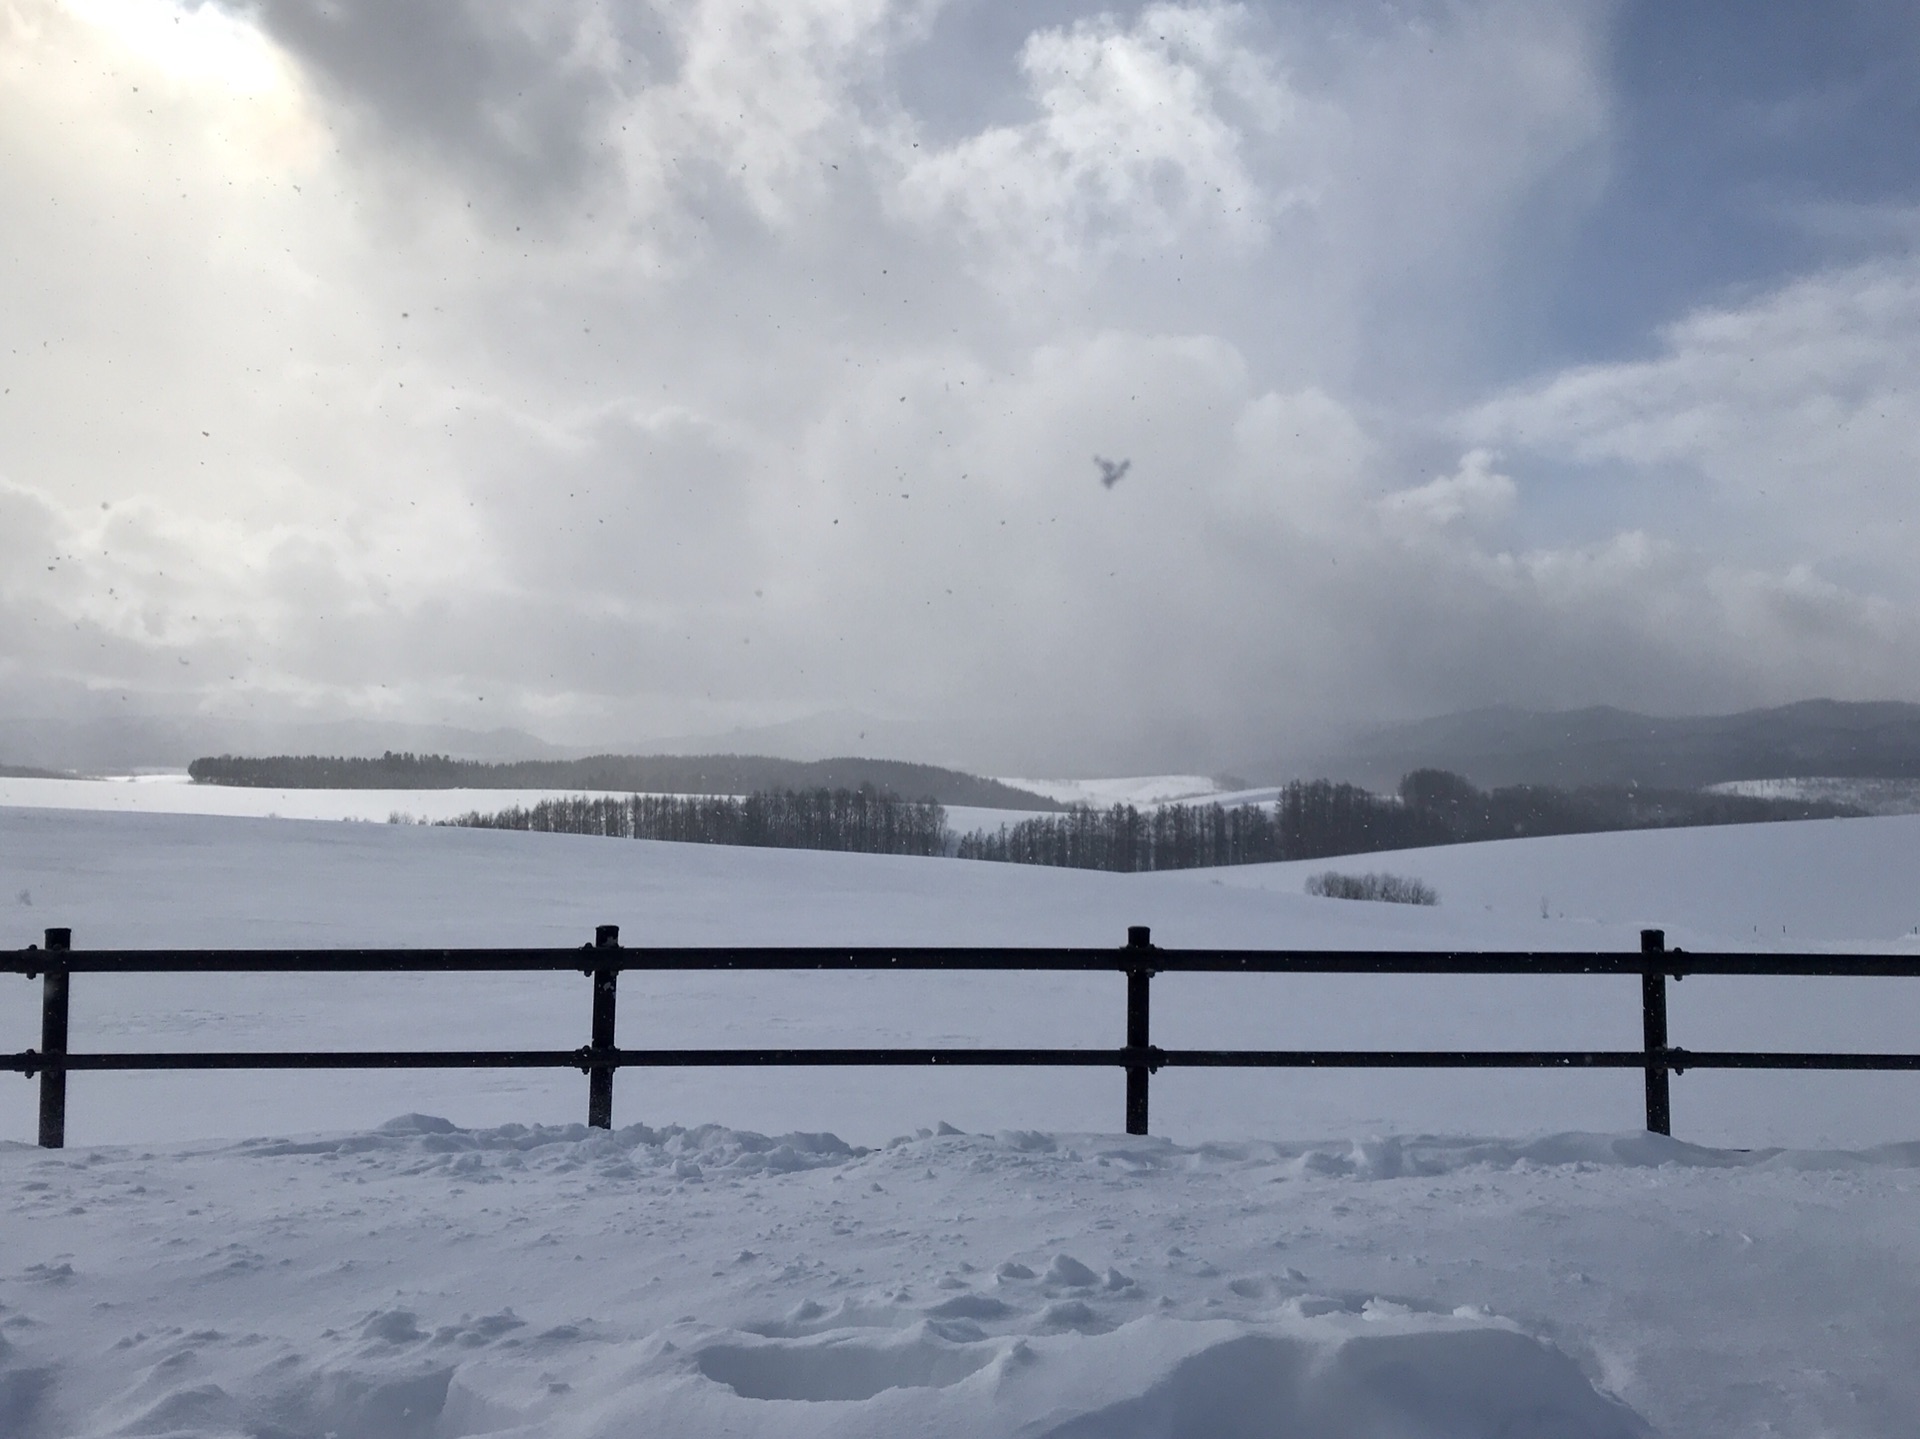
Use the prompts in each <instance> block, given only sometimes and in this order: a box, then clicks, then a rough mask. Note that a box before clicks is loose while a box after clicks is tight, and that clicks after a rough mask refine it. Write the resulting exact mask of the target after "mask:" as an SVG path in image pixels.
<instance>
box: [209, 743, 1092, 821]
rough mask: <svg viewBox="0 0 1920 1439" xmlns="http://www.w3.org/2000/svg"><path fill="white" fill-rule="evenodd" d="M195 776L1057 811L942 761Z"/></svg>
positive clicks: (229, 760) (444, 764) (721, 758)
mask: <svg viewBox="0 0 1920 1439" xmlns="http://www.w3.org/2000/svg"><path fill="white" fill-rule="evenodd" d="M187 773H188V774H189V775H191V776H192V777H193V778H194V780H195V781H196V782H198V783H200V784H225V785H252V786H265V787H267V788H270V789H587V790H611V791H614V792H617V793H627V792H636V793H649V792H650V793H653V794H676V795H685V794H729V795H747V794H753V793H756V792H759V791H769V792H771V791H775V790H791V791H794V792H796V793H799V792H802V791H808V790H822V789H826V790H839V789H846V790H858V789H860V788H861V787H862V786H871V787H872V788H874V789H876V790H881V791H885V792H889V793H892V794H918V795H927V796H929V797H931V798H933V799H937V800H939V801H940V802H941V803H942V804H965V805H977V806H979V807H981V808H983V809H1027V810H1058V809H1061V808H1063V806H1061V805H1060V804H1058V803H1056V802H1055V801H1053V800H1050V799H1046V798H1044V797H1042V796H1040V795H1037V794H1031V793H1029V792H1028V791H1026V790H1023V789H1017V788H1015V787H1014V786H1012V785H1008V784H1002V783H1001V782H1000V781H999V780H995V779H981V778H980V777H979V776H978V775H970V774H964V773H962V772H961V771H959V770H951V769H941V768H939V767H938V766H935V765H926V764H907V763H905V762H903V761H899V760H883V759H823V760H804V761H803V760H789V759H772V758H769V757H767V756H765V755H741V754H701V755H631V754H601V755H590V756H588V757H586V758H584V759H530V760H513V761H510V762H506V763H499V764H494V763H489V762H487V761H484V760H471V759H454V758H452V757H451V756H448V755H443V754H413V753H411V752H399V753H396V752H395V751H393V750H388V751H387V752H386V753H385V754H383V755H381V756H379V757H378V758H369V757H344V756H339V755H311V754H309V755H266V756H261V757H248V756H244V755H231V754H223V755H216V756H211V757H207V758H202V759H197V760H195V761H194V762H193V763H192V764H191V765H189V766H188V767H187Z"/></svg>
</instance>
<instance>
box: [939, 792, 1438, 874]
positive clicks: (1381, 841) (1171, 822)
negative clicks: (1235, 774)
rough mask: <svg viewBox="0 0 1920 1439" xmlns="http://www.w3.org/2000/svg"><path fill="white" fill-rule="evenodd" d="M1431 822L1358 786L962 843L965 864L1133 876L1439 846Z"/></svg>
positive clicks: (1127, 814)
mask: <svg viewBox="0 0 1920 1439" xmlns="http://www.w3.org/2000/svg"><path fill="white" fill-rule="evenodd" d="M1444 842H1445V841H1444V839H1443V838H1442V837H1440V835H1439V833H1438V831H1437V830H1436V829H1435V827H1434V826H1433V824H1432V822H1431V820H1430V819H1429V817H1428V816H1426V815H1423V814H1419V813H1415V812H1411V811H1409V810H1408V809H1406V808H1405V807H1404V806H1402V805H1398V804H1395V803H1394V802H1393V801H1391V800H1383V799H1381V798H1380V797H1379V796H1377V795H1374V794H1370V793H1368V792H1367V791H1366V790H1364V789H1361V788H1360V787H1359V786H1357V785H1350V784H1334V783H1332V782H1330V781H1328V780H1311V781H1299V782H1296V783H1294V784H1290V785H1288V786H1287V787H1286V788H1285V789H1284V790H1282V791H1281V793H1280V798H1279V801H1278V802H1277V803H1276V804H1274V805H1272V806H1267V805H1260V804H1248V805H1236V806H1234V807H1233V808H1231V809H1229V808H1227V807H1225V806H1223V805H1218V804H1205V805H1202V804H1167V805H1160V806H1158V807H1157V808H1154V809H1148V810H1144V811H1143V810H1139V809H1136V808H1134V806H1132V805H1130V804H1117V805H1114V806H1113V807H1112V808H1111V809H1104V810H1102V809H1092V808H1087V807H1083V808H1080V809H1076V810H1072V811H1070V812H1069V813H1067V814H1063V815H1044V816H1036V817H1035V818H1033V819H1028V820H1022V821H1020V822H1019V823H1018V824H1014V825H1002V826H1001V827H1000V829H999V830H997V831H994V832H991V833H989V832H987V831H976V832H975V833H973V834H969V835H964V836H962V837H961V839H960V842H959V845H958V847H957V850H956V853H958V854H959V856H960V857H961V858H962V859H986V860H999V861H1003V862H1007V863H1012V864H1046V865H1057V866H1061V867H1063V868H1068V869H1106V870H1117V871H1119V872H1121V873H1135V872H1140V871H1146V870H1157V869H1203V868H1207V867H1209V866H1213V865H1225V864H1264V863H1268V862H1270V861H1272V860H1281V859H1318V858H1322V857H1324V856H1327V855H1335V854H1362V853H1366V852H1368V851H1370V850H1380V849H1405V848H1410V847H1412V846H1415V845H1422V844H1441V843H1444Z"/></svg>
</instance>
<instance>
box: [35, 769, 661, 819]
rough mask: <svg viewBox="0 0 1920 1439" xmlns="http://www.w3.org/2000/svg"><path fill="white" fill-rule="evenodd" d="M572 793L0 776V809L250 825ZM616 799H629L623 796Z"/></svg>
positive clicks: (495, 805) (454, 808) (169, 777)
mask: <svg viewBox="0 0 1920 1439" xmlns="http://www.w3.org/2000/svg"><path fill="white" fill-rule="evenodd" d="M598 793H604V791H599V790H578V789H266V788H256V787H255V786H252V785H225V784H195V783H194V782H193V781H192V780H191V779H189V778H188V777H187V776H186V775H185V774H175V773H168V774H139V775H109V776H106V777H103V778H100V779H7V778H4V777H0V807H7V806H12V807H19V808H28V809H96V810H112V811H116V812H119V813H128V814H217V815H228V816H233V817H245V818H252V819H332V820H346V819H352V820H372V821H382V822H384V821H385V820H386V819H387V818H388V817H390V816H392V815H396V814H398V815H403V816H405V817H406V818H408V819H413V820H426V821H432V820H437V819H452V818H453V817H454V816H456V815H462V814H466V813H468V812H470V811H472V810H479V811H480V812H481V813H482V814H490V813H492V812H493V811H495V810H502V809H509V808H511V807H512V806H514V805H531V804H535V803H537V802H539V801H540V800H543V799H553V798H556V797H558V796H562V795H574V794H598ZM620 793H621V794H623V795H624V794H625V793H627V791H625V790H621V791H620Z"/></svg>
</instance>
